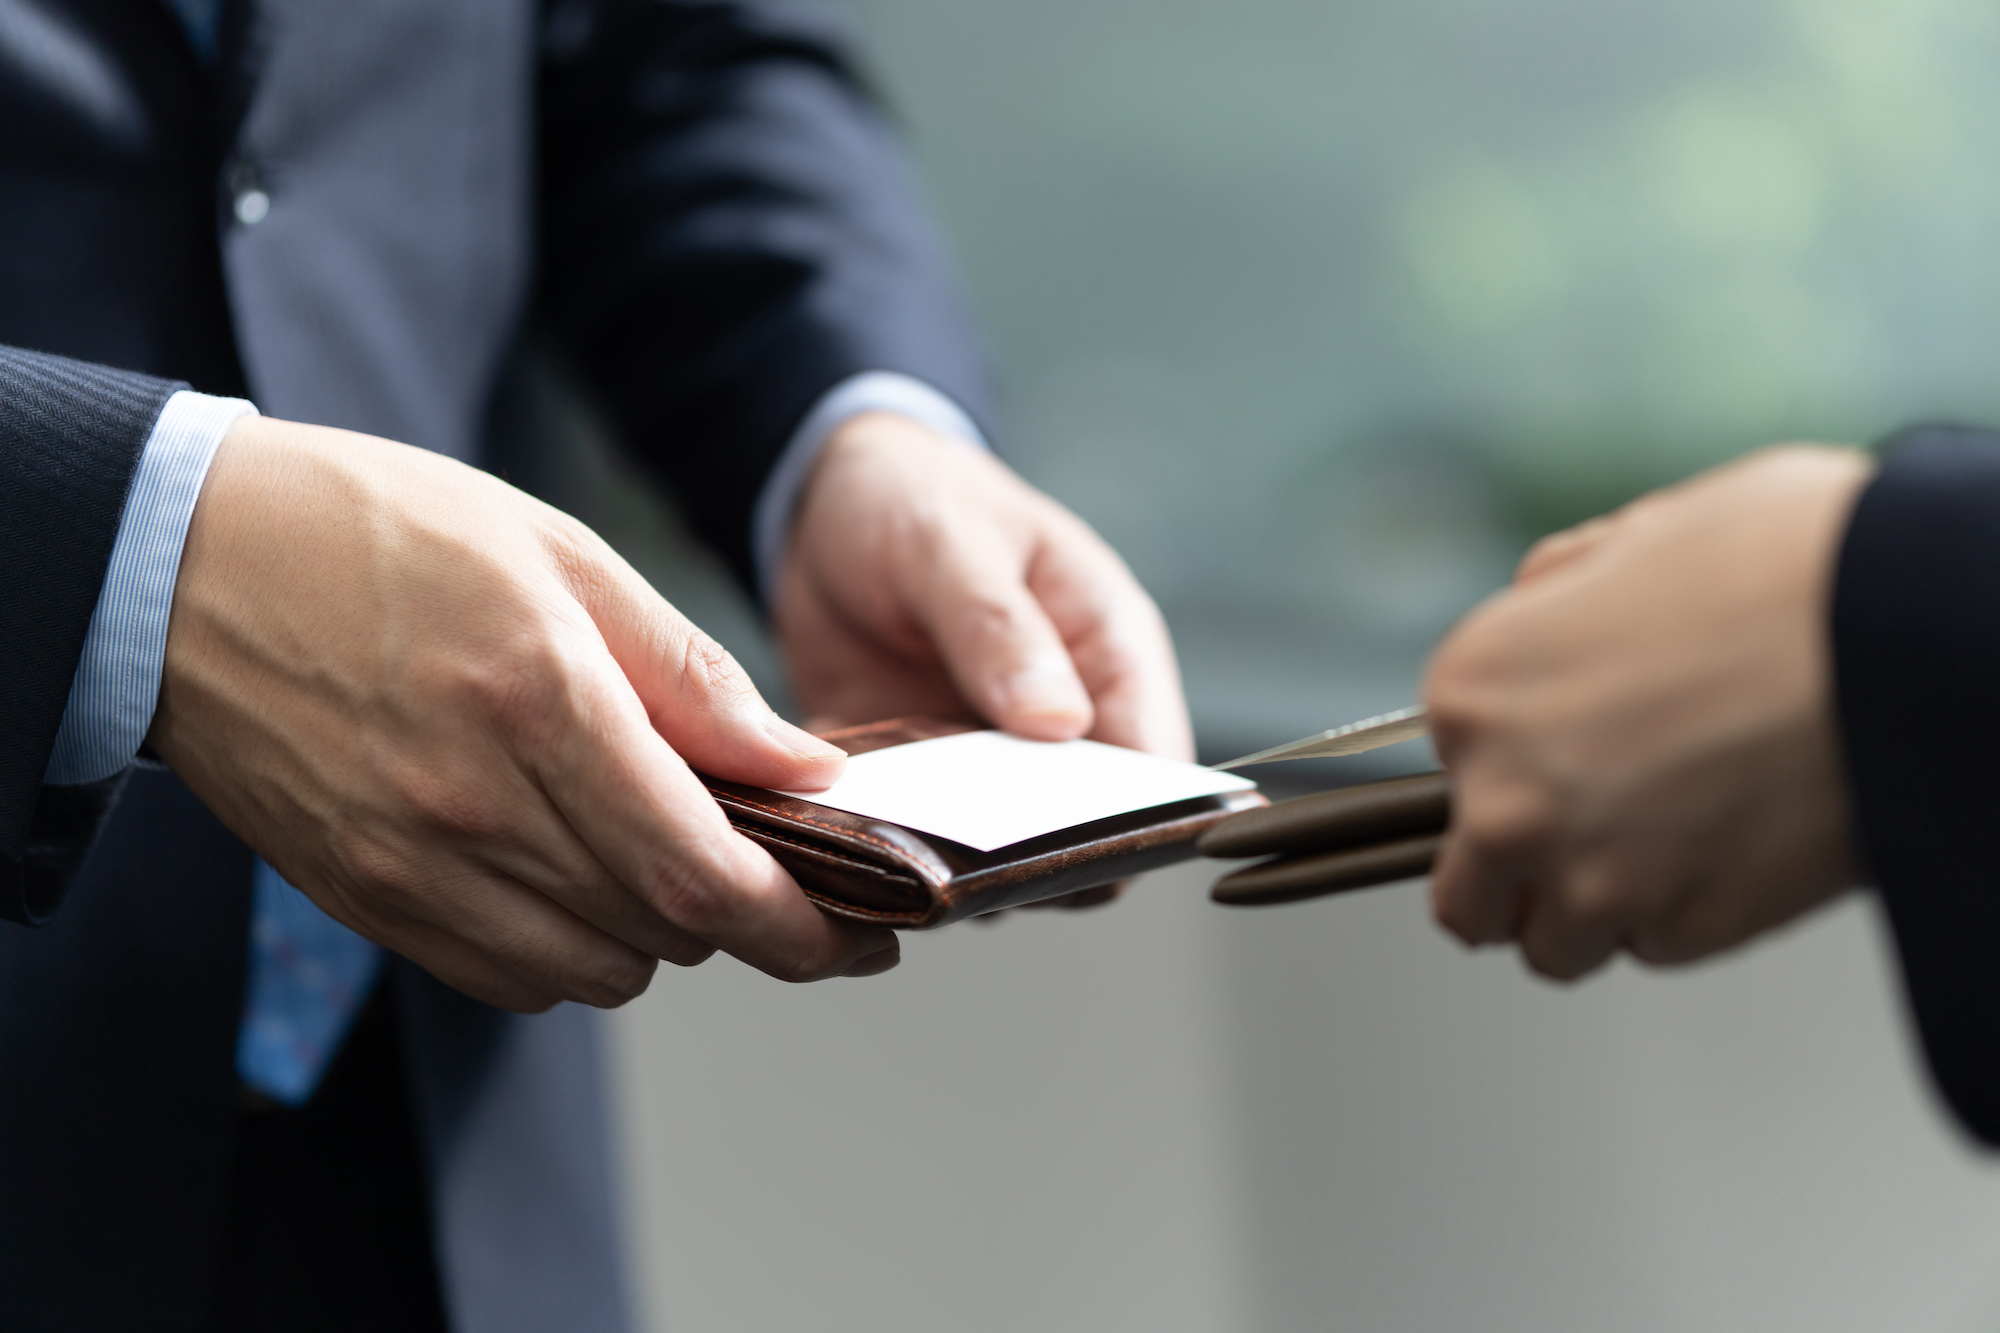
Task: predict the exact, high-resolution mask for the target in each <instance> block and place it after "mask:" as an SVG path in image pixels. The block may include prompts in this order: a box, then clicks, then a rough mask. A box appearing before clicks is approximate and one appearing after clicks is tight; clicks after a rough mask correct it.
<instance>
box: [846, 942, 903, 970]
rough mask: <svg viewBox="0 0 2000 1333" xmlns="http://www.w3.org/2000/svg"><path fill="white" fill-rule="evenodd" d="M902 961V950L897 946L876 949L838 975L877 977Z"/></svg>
mask: <svg viewBox="0 0 2000 1333" xmlns="http://www.w3.org/2000/svg"><path fill="white" fill-rule="evenodd" d="M902 961H903V951H902V950H901V949H899V948H894V947H891V948H887V949H878V950H876V951H875V952H874V953H871V954H869V955H868V956H867V957H866V958H863V959H861V960H859V961H858V962H856V963H855V964H854V965H853V966H852V967H849V968H848V969H847V970H846V971H845V972H842V973H841V974H840V975H842V976H843V977H879V976H881V975H882V974H883V973H884V972H887V971H888V970H889V969H890V968H892V967H894V966H895V965H896V964H898V963H900V962H902Z"/></svg>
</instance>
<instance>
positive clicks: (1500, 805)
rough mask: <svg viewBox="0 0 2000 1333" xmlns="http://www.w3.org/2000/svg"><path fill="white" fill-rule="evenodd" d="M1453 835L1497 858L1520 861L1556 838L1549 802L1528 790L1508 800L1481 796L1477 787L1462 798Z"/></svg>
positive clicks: (1475, 849)
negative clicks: (1481, 797)
mask: <svg viewBox="0 0 2000 1333" xmlns="http://www.w3.org/2000/svg"><path fill="white" fill-rule="evenodd" d="M1460 806H1461V810H1460V812H1458V813H1456V814H1454V816H1453V818H1454V820H1455V821H1456V823H1457V827H1456V828H1455V829H1454V830H1453V836H1454V837H1462V838H1464V839H1465V841H1466V843H1467V845H1468V846H1469V847H1470V848H1471V850H1472V851H1473V852H1474V853H1475V854H1477V855H1480V856H1485V857H1491V858H1494V859H1496V860H1510V861H1511V860H1518V859H1522V858H1525V857H1529V856H1532V855H1534V854H1536V853H1538V852H1540V851H1541V850H1542V849H1543V848H1544V847H1546V846H1547V844H1548V843H1549V842H1550V841H1551V839H1552V838H1553V835H1554V833H1555V818H1554V814H1553V811H1552V810H1551V809H1550V807H1549V804H1548V802H1546V801H1544V800H1541V799H1539V798H1537V797H1535V796H1534V795H1532V794H1530V793H1527V792H1517V793H1515V794H1513V795H1512V796H1510V797H1509V798H1508V799H1505V800H1494V799H1484V800H1482V799H1479V797H1478V793H1477V789H1476V788H1475V789H1472V790H1470V791H1468V793H1467V797H1466V798H1465V799H1462V800H1461V801H1460Z"/></svg>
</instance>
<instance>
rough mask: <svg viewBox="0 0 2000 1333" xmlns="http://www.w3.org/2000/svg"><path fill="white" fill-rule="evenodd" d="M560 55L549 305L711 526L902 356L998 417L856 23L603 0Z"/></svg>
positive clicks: (910, 366)
mask: <svg viewBox="0 0 2000 1333" xmlns="http://www.w3.org/2000/svg"><path fill="white" fill-rule="evenodd" d="M565 12H566V13H569V14H572V15H578V14H583V15H588V18H589V22H587V23H586V22H581V21H578V22H575V23H574V24H573V25H572V26H571V27H566V28H565V30H564V31H565V32H567V33H569V34H570V35H571V38H572V40H570V41H569V42H568V43H567V44H564V43H560V42H552V43H551V46H552V47H553V48H554V54H553V55H552V56H551V58H550V61H549V64H548V66H547V68H546V70H545V73H544V79H543V102H542V153H543V177H542V178H543V182H544V185H543V194H542V220H543V245H544V255H543V259H544V262H543V275H544V280H543V288H542V293H541V299H542V305H543V311H544V316H545V318H546V320H547V322H548V323H549V324H550V326H551V327H552V328H553V329H554V330H555V331H556V333H557V335H558V336H559V338H560V339H561V341H562V343H563V345H564V347H565V348H566V349H567V351H568V352H569V354H570V355H572V356H573V357H574V358H575V360H576V361H577V362H578V364H579V366H580V367H581V369H582V370H583V372H584V374H585V377H586V378H587V379H588V380H589V381H590V382H591V383H592V384H593V385H594V387H595V388H596V389H597V390H598V391H599V392H600V394H601V395H602V397H603V399H604V401H605V402H606V404H607V405H608V406H609V408H610V409H611V411H612V413H613V415H614V416H615V417H616V419H617V421H618V424H619V425H620V427H621V428H622V431H623V433H624V435H625V436H626V438H627V440H628V442H629V443H630V444H631V445H632V446H633V447H634V448H635V449H636V450H637V451H638V452H639V454H640V455H641V457H642V458H643V459H644V460H646V462H647V463H648V465H649V466H650V467H651V468H652V469H653V470H654V471H655V472H656V473H657V474H658V475H660V476H661V478H662V479H663V480H664V481H665V482H666V483H667V484H668V486H669V487H670V488H671V489H672V490H673V492H674V493H675V495H676V498H677V499H678V500H679V501H680V502H681V503H682V505H683V506H684V507H685V509H686V511H687V513H688V516H689V519H690V522H691V524H692V525H693V527H694V528H695V530H696V531H697V532H698V533H699V534H700V535H701V536H702V537H703V538H704V539H705V540H707V541H709V542H710V543H711V544H713V545H715V546H717V547H718V549H720V550H722V551H723V553H724V554H725V555H726V556H727V557H728V559H729V560H730V562H731V564H732V566H733V567H734V568H735V569H736V571H737V572H738V574H739V576H741V577H743V578H744V580H745V581H746V583H754V581H755V576H754V574H753V569H754V566H755V564H756V559H755V557H754V556H753V554H752V546H753V541H752V536H751V528H752V523H753V511H754V510H755V508H756V506H757V500H758V497H759V495H760V494H761V493H762V492H763V489H764V486H765V483H766V480H767V478H769V477H770V475H771V473H772V470H773V468H774V467H775V466H776V465H777V462H778V460H779V459H780V457H781V456H783V455H784V454H785V452H786V448H787V445H788V443H789V442H790V441H791V440H792V439H793V437H794V433H795V432H796V431H797V430H798V429H799V427H800V425H801V423H802V422H804V421H805V420H806V418H807V417H808V415H809V414H810V413H811V412H812V409H813V407H814V405H815V404H816V403H818V402H819V401H820V400H821V399H822V398H824V397H825V396H826V395H827V394H828V393H829V391H831V390H834V389H835V388H836V387H837V386H839V385H841V384H842V382H843V381H846V380H848V379H850V378H852V377H854V376H857V375H862V374H866V373H868V372H874V371H889V372H897V373H900V374H903V375H908V376H910V377H912V378H914V379H916V380H919V381H921V382H923V383H925V384H927V385H929V386H931V387H932V388H934V389H936V390H938V391H939V392H940V393H941V394H943V395H944V396H946V397H947V398H949V399H950V400H952V401H953V402H955V403H957V404H958V405H959V406H960V407H961V408H963V409H964V410H965V411H966V412H968V413H969V414H970V415H971V416H972V417H973V418H979V417H981V416H982V415H984V403H985V398H986V387H985V378H984V367H983V363H982V358H981V356H980V353H979V351H978V348H977V346H976V342H975V340H974V338H973V337H972V335H971V332H970V325H969V321H968V320H967V319H966V317H965V315H964V312H963V309H962V305H961V301H960V299H959V296H958V291H957V286H956V283H955V281H954V280H953V278H952V276H951V274H950V266H949V264H948V263H947V262H946V260H945V258H944V252H943V247H942V245H941V243H940V242H939V240H938V238H937V236H936V235H935V233H934V231H933V230H932V228H931V226H930V222H929V219H928V217H927V215H926V212H925V210H924V209H923V207H922V206H921V204H920V202H919V200H918V192H917V189H916V186H915V184H914V181H913V179H912V175H911V172H910V170H909V167H908V164H907V162H906V161H905V159H904V155H903V151H902V148H901V146H900V144H899V143H898V142H897V140H896V137H895V135H894V134H893V133H892V131H891V129H890V127H889V125H888V123H887V121H886V119H885V117H884V116H883V114H882V112H881V111H880V109H879V108H878V107H877V106H876V105H875V104H874V102H873V101H872V99H871V97H870V96H869V94H868V93H867V91H866V90H865V88H864V87H863V86H862V84H861V82H860V81H859V80H858V79H857V78H856V76H855V75H854V73H853V72H852V70H851V68H850V66H849V64H848V63H847V60H846V57H845V55H844V53H843V51H842V49H841V44H840V42H839V39H838V34H837V33H835V32H832V31H830V30H828V29H827V28H825V27H824V26H822V25H819V24H817V23H815V22H812V21H808V20H807V19H804V18H802V17H800V16H799V14H798V12H797V11H795V10H790V9H779V8H778V7H775V6H766V5H761V4H720V5H718V4H705V5H692V4H682V3H666V4H659V3H645V4H641V3H637V0H605V2H604V3H599V4H596V5H591V6H586V7H583V8H580V9H577V8H573V9H570V10H566V11H565Z"/></svg>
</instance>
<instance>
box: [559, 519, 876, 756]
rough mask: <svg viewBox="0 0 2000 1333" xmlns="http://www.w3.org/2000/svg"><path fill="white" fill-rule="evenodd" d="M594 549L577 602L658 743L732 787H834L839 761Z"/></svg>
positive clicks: (719, 650)
mask: <svg viewBox="0 0 2000 1333" xmlns="http://www.w3.org/2000/svg"><path fill="white" fill-rule="evenodd" d="M597 545H598V547H599V548H600V550H599V551H598V552H594V553H592V554H594V555H596V556H597V558H598V560H599V561H600V562H601V563H600V564H599V565H598V567H597V568H596V569H594V570H591V571H589V573H590V575H591V577H588V578H586V579H584V580H581V581H580V584H581V586H579V587H578V588H577V592H578V595H579V600H581V601H582V603H583V605H584V608H585V610H587V611H588V612H589V613H590V617H591V619H592V620H593V621H595V622H596V625H597V630H598V633H599V634H601V635H602V636H603V638H604V644H605V647H606V648H607V649H608V650H609V651H610V653H611V656H612V658H613V659H614V660H615V661H616V662H617V663H618V665H619V667H620V669H622V670H623V671H624V673H625V678H626V680H628V681H629V682H630V683H631V685H632V689H633V692H634V693H636V694H637V695H638V696H639V700H640V702H641V703H643V704H644V705H645V708H646V715H647V717H648V718H649V719H650V720H651V721H652V724H653V728H654V730H656V731H657V732H659V733H660V736H661V738H662V739H664V740H665V741H666V742H667V744H668V745H670V746H672V747H673V748H674V750H675V752H676V753H678V754H679V755H680V756H681V758H683V759H685V760H686V761H687V762H688V764H689V765H690V766H691V767H693V768H696V769H699V770H701V771H702V772H704V773H708V774H711V775H712V776H715V777H718V778H725V779H728V780H729V781H732V782H744V783H749V784H750V785H752V786H758V787H774V788H777V789H779V790H781V791H819V790H822V789H824V788H826V787H829V786H832V785H833V783H834V781H835V779H837V778H838V777H839V776H840V774H841V770H842V769H843V768H845V767H846V764H847V756H846V754H845V752H843V751H842V750H840V749H839V748H838V747H836V746H833V745H830V744H828V743H827V742H825V741H823V740H820V739H819V738H818V737H816V736H814V735H812V734H811V733H810V732H807V731H803V730H801V729H800V728H798V727H795V726H793V725H792V724H791V723H789V722H787V721H785V719H783V718H781V717H779V716H778V715H777V714H776V713H775V712H773V711H772V710H771V706H770V705H769V704H767V703H765V702H764V696H763V695H761V694H759V693H758V692H757V687H756V685H754V684H753V683H751V680H750V677H749V675H748V674H747V673H746V672H745V671H744V670H743V668H742V666H740V665H739V664H738V663H737V661H736V659H735V657H733V656H732V655H731V654H730V653H729V652H728V650H727V649H725V648H724V647H723V646H722V645H721V644H719V643H717V642H716V641H715V640H714V639H711V638H710V637H709V636H708V635H706V634H704V633H703V632H702V631H701V630H700V629H698V628H697V627H696V626H695V625H694V623H693V622H692V621H690V620H689V619H688V618H687V617H686V616H684V615H682V614H681V613H680V612H679V611H677V610H675V609H674V607H673V606H672V605H671V604H670V603H668V602H667V601H666V599H665V598H663V597H661V596H660V595H659V594H658V593H656V592H654V591H653V589H652V587H651V585H649V584H648V583H647V582H646V581H645V580H644V579H643V578H641V577H640V576H639V574H638V572H637V571H636V570H634V569H632V567H631V566H629V565H627V564H625V562H624V561H623V560H621V559H619V558H618V556H617V555H616V554H614V553H613V552H612V551H611V550H610V548H609V547H605V546H603V545H602V543H601V542H600V543H597Z"/></svg>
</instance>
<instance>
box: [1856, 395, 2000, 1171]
mask: <svg viewBox="0 0 2000 1333" xmlns="http://www.w3.org/2000/svg"><path fill="white" fill-rule="evenodd" d="M1833 642H1834V668H1835V678H1836V686H1837V693H1838V698H1839V706H1840V722H1841V727H1842V731H1843V733H1844V738H1845V742H1846V753H1847V763H1848V777H1849V783H1850V787H1851V790H1852V793H1853V798H1854V805H1855V818H1856V824H1857V828H1858V831H1859V835H1860V845H1861V852H1862V855H1863V856H1864V858H1865V859H1866V861H1867V865H1868V869H1869V871H1870V872H1871V874H1872V877H1873V879H1874V882H1875V883H1876V885H1877V886H1878V887H1879V889H1880V892H1881V895H1882V901H1883V903H1884V905H1885V906H1886V908H1887V910H1888V917H1889V921H1890V924H1891V926H1892V928H1893V930H1894V932H1895V936H1896V943H1897V948H1898V951H1899V952H1900V954H1901V956H1902V962H1903V975H1904V980H1905V983H1906V989H1907V991H1908V994H1909V1001H1910V1009H1911V1012H1912V1014H1913V1016H1914V1017H1915V1019H1916V1022H1917V1027H1918V1030H1919V1032H1920V1033H1921V1035H1922V1039H1923V1043H1924V1050H1925V1053H1926V1054H1927V1055H1928V1057H1929V1063H1930V1068H1931V1071H1932V1074H1933V1075H1934V1077H1935V1078H1936V1081H1937V1084H1938V1087H1939V1089H1940V1090H1941V1091H1942V1092H1943V1093H1944V1096H1945V1098H1946V1100H1947V1101H1948V1102H1949V1103H1950V1104H1951V1106H1952V1107H1953V1109H1954V1110H1955V1111H1956V1112H1957V1113H1958V1116H1959V1118H1960V1119H1961V1120H1962V1121H1963V1122H1964V1124H1965V1125H1966V1127H1967V1128H1968V1129H1970V1130H1971V1131H1972V1132H1973V1133H1974V1134H1975V1135H1977V1136H1978V1137H1979V1138H1980V1139H1982V1140H1983V1141H1985V1142H1986V1143H1988V1144H1992V1145H1995V1146H2000V851H1996V843H1995V841H1993V838H1994V834H1995V832H1996V831H2000V434H1995V433H1993V432H1990V431H1982V430H1969V429H1962V428H1955V427H1926V428H1919V429H1914V430H1909V431H1905V432H1903V433H1902V434H1901V435H1899V436H1897V437H1896V438H1894V439H1893V440H1891V441H1890V442H1889V443H1888V444H1887V445H1886V446H1885V448H1884V461H1883V466H1882V469H1881V471H1880V472H1879V473H1878V474H1877V476H1876V478H1875V479H1874V481H1873V482H1872V483H1871V484H1870V485H1869V486H1868V488H1867V490H1865V491H1864V492H1863V493H1862V496H1861V500H1860V502H1859V504H1858V505H1857V506H1856V509H1855V512H1854V516H1853V519H1852V520H1851V521H1850V523H1849V525H1848V529H1847V535H1846V538H1845V541H1844V542H1843V544H1842V548H1841V552H1840V564H1839V572H1838V577H1837V579H1836V584H1835V593H1834V605H1833Z"/></svg>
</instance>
